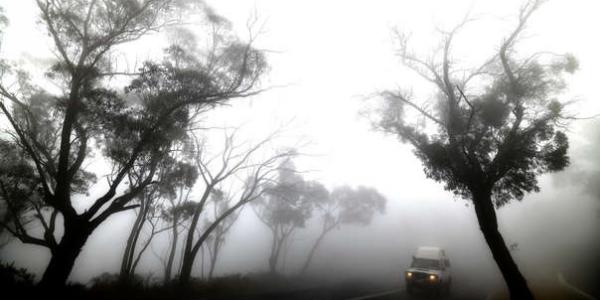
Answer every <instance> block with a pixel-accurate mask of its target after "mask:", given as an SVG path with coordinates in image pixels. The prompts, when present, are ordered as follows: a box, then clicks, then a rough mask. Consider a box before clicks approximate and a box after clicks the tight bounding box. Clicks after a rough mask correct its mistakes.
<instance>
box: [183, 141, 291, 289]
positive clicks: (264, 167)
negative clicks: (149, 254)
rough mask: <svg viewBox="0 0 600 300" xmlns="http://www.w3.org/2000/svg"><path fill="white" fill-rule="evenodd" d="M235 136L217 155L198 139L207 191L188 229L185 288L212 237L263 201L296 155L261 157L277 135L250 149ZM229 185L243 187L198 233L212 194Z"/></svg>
mask: <svg viewBox="0 0 600 300" xmlns="http://www.w3.org/2000/svg"><path fill="white" fill-rule="evenodd" d="M235 133H236V131H234V132H233V133H231V134H226V137H225V143H224V146H223V149H222V150H221V151H220V153H217V154H216V155H214V154H211V153H210V151H207V149H206V148H205V147H204V143H202V142H201V141H200V140H199V139H196V143H195V145H196V152H195V157H194V162H195V163H196V167H197V168H198V172H199V173H200V178H201V179H202V181H203V183H204V187H203V189H204V190H203V192H202V194H201V195H200V197H199V199H198V201H197V202H196V203H195V204H194V208H193V214H192V217H191V221H190V225H189V228H188V229H187V230H188V231H187V236H186V240H185V245H184V249H183V257H182V267H181V271H180V274H179V281H180V283H181V284H182V285H186V284H187V283H188V282H189V280H190V278H191V274H192V268H193V265H194V260H195V259H196V256H197V255H198V251H200V250H201V249H202V247H203V246H204V245H205V242H206V241H207V239H208V238H209V237H210V235H211V234H212V233H213V232H214V231H215V230H216V229H217V228H218V227H219V226H220V225H221V224H222V223H223V222H224V220H226V219H227V218H228V217H229V216H230V215H232V214H233V213H235V212H236V211H237V210H238V209H240V208H241V207H243V206H244V205H245V204H247V203H250V202H252V201H254V200H256V199H257V198H260V197H261V196H262V194H263V193H264V186H265V184H266V183H267V182H269V181H271V180H272V178H273V174H274V172H275V170H277V166H278V165H279V163H280V161H282V160H285V159H286V158H288V157H290V156H293V155H295V152H294V151H291V150H284V151H277V152H275V153H273V154H269V155H267V156H265V155H264V154H261V152H264V151H266V149H265V148H266V147H267V146H268V144H269V143H270V142H271V141H272V140H273V138H274V137H275V136H276V134H272V135H270V136H268V137H266V138H265V139H263V140H261V141H259V142H257V143H256V144H254V145H251V146H248V143H239V142H236V141H235ZM261 157H262V158H261ZM240 178H242V179H243V182H238V183H237V184H238V185H236V184H234V183H235V182H236V181H238V180H239V179H240ZM226 183H227V184H228V185H232V186H238V187H239V188H238V192H237V193H236V195H235V197H232V200H233V201H232V202H231V203H230V204H229V205H228V208H227V209H226V210H224V211H223V212H221V213H220V214H219V216H218V217H217V218H215V219H214V220H211V221H212V222H211V223H210V225H208V226H206V227H204V228H202V231H201V233H197V230H198V229H199V225H201V224H200V220H201V216H202V213H203V212H204V211H205V209H206V207H207V203H208V201H209V199H210V196H211V194H214V193H215V191H217V190H219V186H221V185H223V184H226ZM197 235H198V236H197Z"/></svg>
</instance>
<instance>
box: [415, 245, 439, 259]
mask: <svg viewBox="0 0 600 300" xmlns="http://www.w3.org/2000/svg"><path fill="white" fill-rule="evenodd" d="M442 253H443V250H442V249H441V248H439V247H419V248H417V253H416V254H415V257H418V258H428V259H440V258H441V257H442V256H443V255H442Z"/></svg>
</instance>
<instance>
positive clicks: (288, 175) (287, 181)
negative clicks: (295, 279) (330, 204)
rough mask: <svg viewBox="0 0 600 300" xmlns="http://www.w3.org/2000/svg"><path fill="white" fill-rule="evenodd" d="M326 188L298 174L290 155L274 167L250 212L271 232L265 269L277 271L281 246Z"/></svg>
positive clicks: (286, 241) (325, 193) (320, 200)
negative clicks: (271, 178) (271, 179)
mask: <svg viewBox="0 0 600 300" xmlns="http://www.w3.org/2000/svg"><path fill="white" fill-rule="evenodd" d="M327 197H329V192H328V191H327V189H326V188H325V187H324V186H323V185H322V184H320V183H318V182H314V181H310V182H307V181H305V180H304V178H302V176H301V175H300V174H298V172H297V170H296V167H295V166H294V163H293V162H292V160H291V159H288V160H286V161H284V162H283V163H282V164H281V165H280V166H279V168H278V176H277V179H276V180H275V182H273V183H271V184H269V185H268V186H267V187H266V192H265V194H264V196H263V197H261V198H260V199H259V200H257V201H255V202H254V203H253V208H254V212H255V213H256V215H257V216H258V219H259V220H260V221H262V222H263V223H264V224H265V225H266V226H267V227H268V228H269V229H270V230H271V234H272V238H273V239H272V243H271V251H270V254H269V259H268V263H269V271H270V272H271V273H277V271H278V270H277V266H278V264H279V262H280V259H281V256H282V250H284V247H285V246H286V245H287V243H288V242H289V238H290V237H291V235H292V234H293V233H294V232H295V231H296V229H298V228H303V227H304V226H305V225H306V222H307V221H308V220H309V219H310V217H311V215H312V211H313V208H314V205H315V203H316V202H322V201H325V199H326V198H327Z"/></svg>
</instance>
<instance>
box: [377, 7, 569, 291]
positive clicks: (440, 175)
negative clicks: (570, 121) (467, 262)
mask: <svg viewBox="0 0 600 300" xmlns="http://www.w3.org/2000/svg"><path fill="white" fill-rule="evenodd" d="M542 2H543V1H540V0H531V1H528V2H527V3H525V5H524V6H522V7H521V10H520V12H519V17H518V22H517V25H516V28H515V29H514V30H512V32H510V33H509V35H508V36H507V37H505V38H504V39H503V40H502V42H501V44H500V46H499V47H498V50H497V53H495V55H493V56H492V57H491V58H490V59H489V60H487V61H486V62H485V63H484V64H483V65H481V66H480V67H478V68H475V69H473V70H470V71H466V72H465V71H464V69H461V68H459V67H457V63H456V60H454V59H452V46H453V39H454V38H455V35H456V34H457V32H458V30H459V29H460V28H461V27H462V26H464V25H465V23H467V21H465V22H463V24H461V25H459V26H457V27H456V28H454V30H452V31H450V32H446V33H443V41H442V46H441V47H442V48H441V49H440V51H438V52H436V54H437V56H436V55H433V56H432V57H431V58H429V59H423V58H421V57H419V56H417V55H415V54H414V53H413V52H411V51H410V49H409V48H408V47H407V41H408V40H407V38H406V35H399V36H398V38H399V44H400V47H399V51H398V55H399V57H400V58H401V59H402V62H403V63H404V65H405V66H407V67H408V68H410V69H412V70H413V71H415V72H416V73H417V74H418V75H420V76H421V77H422V78H424V79H425V80H426V81H428V82H429V83H431V84H432V86H433V88H434V89H435V100H436V104H435V106H433V109H430V108H428V107H427V106H425V105H420V104H419V103H418V101H416V100H415V99H414V97H413V96H412V95H411V93H410V92H407V91H401V90H393V91H391V90H390V91H385V92H383V93H382V97H381V99H383V103H384V105H383V106H382V107H381V108H382V109H381V110H380V111H379V114H378V116H379V118H378V120H377V125H378V126H379V128H380V129H382V130H384V131H385V132H388V133H392V134H394V135H397V136H398V137H399V138H400V139H401V140H402V141H403V142H407V143H409V144H411V145H412V146H414V152H415V155H416V156H417V157H418V158H419V159H420V160H421V161H422V163H423V167H424V171H425V174H426V176H427V177H428V178H431V179H434V180H436V181H439V182H443V183H444V184H445V188H446V189H447V190H450V191H452V192H454V193H455V194H456V195H458V196H460V197H463V198H465V199H470V200H471V201H472V203H473V206H474V209H475V213H476V216H477V220H478V222H479V227H480V229H481V232H482V233H483V236H484V238H485V240H486V242H487V244H488V246H489V248H490V250H491V252H492V255H493V257H494V260H495V261H496V263H497V265H498V267H499V269H500V271H501V273H502V275H503V277H504V280H505V282H506V284H507V286H508V289H509V291H510V295H511V298H512V299H532V298H533V296H532V294H531V292H530V290H529V287H528V286H527V283H526V280H525V278H524V277H523V276H522V274H521V272H520V271H519V268H518V267H517V264H516V263H515V261H514V260H513V258H512V256H511V253H510V252H509V249H508V248H507V247H506V244H505V242H504V239H503V238H502V235H501V234H500V232H499V231H498V221H497V217H496V211H495V208H498V207H500V206H502V205H504V204H507V203H509V202H510V201H511V200H513V199H517V200H521V199H522V198H523V196H524V195H525V193H527V192H532V191H539V187H538V181H537V177H538V176H539V175H540V174H542V173H546V172H555V171H560V170H562V169H564V168H565V167H566V166H567V165H568V163H569V159H568V156H567V149H568V146H569V144H568V140H567V136H566V135H565V133H563V132H562V131H561V130H560V129H561V127H562V126H563V125H564V122H561V120H564V118H565V117H566V116H565V115H566V113H565V110H564V108H565V105H566V104H567V103H568V102H565V101H561V100H559V97H560V96H561V95H562V93H561V92H563V90H564V89H565V86H566V84H565V81H564V79H563V75H564V73H565V72H567V73H572V72H574V71H575V69H576V68H577V61H576V60H575V59H574V58H573V57H572V56H571V55H558V54H554V53H550V52H536V53H532V54H530V55H524V56H522V57H521V56H520V55H519V54H521V53H519V52H517V49H516V48H515V46H516V44H517V41H518V39H519V36H520V35H521V34H522V33H523V31H524V30H525V27H526V24H527V22H528V20H529V19H530V17H531V15H532V14H533V13H534V12H535V11H536V10H537V9H538V8H539V7H540V5H541V3H542ZM409 110H412V111H409ZM411 113H412V117H415V118H411ZM411 120H412V121H411ZM423 120H425V122H423ZM413 121H414V122H413ZM429 125H433V126H429Z"/></svg>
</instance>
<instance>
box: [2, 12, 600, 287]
mask: <svg viewBox="0 0 600 300" xmlns="http://www.w3.org/2000/svg"><path fill="white" fill-rule="evenodd" d="M207 3H208V5H209V6H210V7H211V8H212V9H213V10H214V12H215V13H217V14H219V15H221V16H222V17H224V18H226V19H228V20H229V21H230V22H231V24H232V26H233V28H234V31H235V32H237V33H238V34H239V35H240V36H244V34H246V32H245V30H246V28H245V27H244V25H245V24H246V21H247V20H248V18H249V17H250V16H253V15H256V16H257V17H258V19H259V20H261V22H264V25H262V26H263V28H264V30H263V32H262V33H261V35H259V37H258V38H257V42H256V43H257V44H256V47H257V48H258V49H261V50H265V51H266V53H267V60H268V63H269V66H270V71H269V72H268V74H267V76H266V79H265V80H264V82H262V85H264V86H265V87H272V88H270V89H268V90H266V91H265V92H262V93H259V94H258V95H255V96H252V97H250V98H249V99H242V100H240V101H236V102H234V103H232V104H231V105H227V106H225V107H219V108H217V109H215V110H214V112H211V115H210V116H208V117H207V118H206V119H205V120H203V125H204V124H205V125H206V127H219V128H220V127H240V128H242V129H241V130H240V133H239V135H240V136H242V138H243V139H246V140H249V141H257V140H259V139H261V138H263V137H265V136H267V135H268V134H270V133H271V132H272V131H273V130H274V129H276V128H284V129H283V130H282V132H283V133H282V134H281V137H280V138H279V139H278V140H277V141H275V142H274V145H273V146H272V148H273V149H275V148H277V147H279V146H290V145H294V146H298V145H301V147H302V148H301V149H300V152H301V155H300V156H299V157H297V158H295V159H294V163H295V165H296V167H297V168H298V170H300V171H301V174H302V176H303V178H304V179H305V180H307V181H308V180H312V181H318V182H320V183H322V184H323V185H324V186H325V187H326V188H327V189H328V190H329V191H332V190H334V189H335V188H336V187H339V186H343V185H349V186H352V187H358V186H367V187H373V188H375V189H376V190H377V191H378V192H379V193H381V194H382V195H383V196H384V197H385V198H386V199H387V202H386V205H385V211H384V212H383V213H381V214H380V213H376V214H374V216H373V218H372V220H371V222H370V223H369V224H368V225H358V224H343V225H341V226H339V228H335V229H333V230H332V231H331V232H330V233H328V234H327V236H326V237H325V238H324V240H323V241H322V243H321V244H320V246H319V248H318V250H317V251H316V253H315V256H314V258H313V260H312V264H311V265H310V267H309V268H308V270H307V276H308V277H309V278H313V279H315V281H317V282H319V284H338V283H343V282H352V281H360V282H368V283H369V284H372V285H374V286H375V287H374V288H373V289H374V290H378V289H381V290H385V289H393V288H399V287H400V288H401V287H404V284H405V283H404V282H405V281H404V272H405V270H406V269H407V268H408V267H409V265H410V263H411V259H412V256H413V255H414V253H415V251H416V249H417V248H418V247H419V246H437V247H441V248H443V249H445V251H446V253H447V255H448V256H449V258H450V261H451V264H452V272H453V278H454V279H453V280H454V282H453V284H454V285H455V286H454V288H457V287H458V286H460V288H457V289H461V290H463V291H466V292H465V294H468V293H473V295H476V296H480V297H485V296H486V295H488V294H489V293H491V292H493V291H498V290H503V289H505V284H504V281H503V278H502V275H501V273H500V271H499V269H498V267H497V265H496V263H495V262H494V259H493V257H492V254H491V252H490V250H489V248H488V246H487V244H486V242H485V239H484V238H483V235H482V232H481V231H480V228H479V224H478V222H477V216H476V214H475V211H474V209H473V204H472V202H471V201H470V200H465V199H462V198H460V197H458V196H455V195H453V194H452V192H449V191H446V190H444V185H443V184H441V183H437V182H435V181H433V180H431V179H428V178H426V176H425V174H424V172H423V166H422V164H421V161H420V160H418V158H416V157H415V155H414V154H413V148H412V147H411V146H410V145H408V144H405V143H402V142H400V141H399V139H398V138H397V137H394V136H392V135H389V134H384V133H382V132H379V131H377V130H374V129H373V126H372V123H371V120H369V118H368V117H365V114H364V112H365V110H367V109H368V108H369V105H371V103H372V101H373V99H374V98H376V96H375V95H376V93H377V92H379V91H381V90H384V89H388V88H394V87H396V86H399V85H406V86H409V87H411V88H412V89H413V92H414V93H415V94H416V95H425V96H427V97H431V88H430V86H429V85H428V84H427V83H423V81H422V80H421V79H419V77H418V76H416V75H414V74H412V73H411V72H409V71H408V70H406V69H403V68H402V67H401V64H400V62H399V59H398V58H397V57H396V55H395V53H394V49H395V47H396V45H395V43H394V39H393V35H392V29H393V28H402V29H403V30H406V31H409V32H411V33H412V36H413V37H414V41H413V44H414V45H415V47H417V48H418V50H419V51H423V52H425V53H427V51H429V50H428V49H431V48H432V47H434V46H436V45H437V43H438V42H439V31H438V30H437V29H440V28H449V27H452V26H453V25H454V24H456V23H457V22H459V21H460V20H461V19H462V18H463V17H464V15H465V13H466V12H468V11H470V13H471V14H472V15H474V16H476V17H477V19H480V20H477V21H476V22H479V23H474V24H472V25H469V26H467V27H465V30H464V32H462V33H461V34H460V35H459V36H458V38H457V41H456V45H457V46H456V49H455V56H456V57H458V58H460V59H459V63H461V64H463V63H465V64H467V63H474V64H477V63H479V62H481V61H483V60H484V59H485V58H486V57H488V56H489V54H491V53H493V52H494V51H497V48H498V42H500V41H501V40H500V36H502V35H500V34H496V33H498V32H500V33H502V34H505V33H507V32H509V30H510V28H512V27H511V26H513V25H514V23H511V22H512V20H513V19H511V17H512V16H514V15H515V14H516V12H517V11H518V8H519V7H520V5H521V3H522V1H501V2H500V1H491V0H489V1H486V0H481V1H467V0H464V1H462V0H461V1H452V3H450V1H441V0H440V1H419V2H418V3H417V2H415V1H377V2H375V1H371V2H367V1H327V2H325V1H321V2H318V1H275V0H261V1H258V0H257V1H241V0H237V1H236V0H226V1H207ZM0 5H1V6H2V7H4V10H5V14H6V16H7V17H8V19H9V20H10V24H9V25H8V26H7V28H6V30H5V33H4V36H3V38H2V39H3V43H2V48H1V54H2V56H3V57H8V58H10V59H13V60H16V61H20V62H21V63H22V64H23V65H28V66H30V67H31V68H45V67H47V66H48V65H49V60H50V59H51V58H52V57H53V56H52V53H51V52H49V50H47V49H41V48H43V47H40V46H39V45H40V43H39V41H40V40H43V41H45V42H44V43H45V44H43V45H46V46H48V47H49V45H50V42H48V39H47V38H45V37H44V32H43V29H42V26H39V25H36V23H35V22H36V21H35V20H36V16H37V14H38V13H37V10H36V7H35V3H34V2H33V1H31V3H30V1H2V2H1V3H0ZM598 9H600V4H598V3H596V2H593V1H582V0H581V1H566V0H555V1H549V2H548V3H547V4H545V5H544V6H543V8H541V9H540V11H539V12H536V15H535V17H534V18H533V19H532V21H531V25H530V26H529V27H528V28H527V31H526V33H527V34H526V38H524V39H523V41H522V42H521V43H522V46H521V44H520V46H521V48H522V49H525V50H524V52H527V53H530V52H532V51H535V50H543V51H551V52H561V53H562V52H569V53H572V54H573V55H574V56H575V57H576V58H577V59H578V61H579V66H580V70H579V71H578V72H577V73H575V74H574V75H573V76H571V77H569V79H568V80H567V84H568V91H567V94H568V96H569V98H572V99H576V100H577V101H576V102H575V103H574V104H573V105H572V106H571V108H570V110H571V111H573V112H574V113H575V114H576V115H577V116H578V117H581V119H577V120H571V121H570V122H569V130H568V131H567V134H568V137H569V141H570V148H569V156H570V165H569V166H568V167H567V168H566V169H565V170H563V171H560V172H557V173H548V174H544V175H542V176H540V177H539V186H540V189H541V190H540V192H537V193H528V194H526V195H525V197H524V198H523V199H522V200H520V201H517V200H514V201H512V202H510V203H509V204H507V205H504V206H502V207H500V208H498V209H497V217H498V223H499V231H500V232H501V233H502V235H503V237H504V240H505V242H506V244H507V245H510V249H511V254H512V255H513V257H514V259H515V261H516V262H517V264H518V266H519V268H520V269H521V271H522V272H523V274H524V276H525V277H526V278H527V280H528V282H534V283H538V282H541V283H546V282H548V283H551V284H554V283H555V282H556V281H557V277H558V276H559V274H562V275H563V276H564V278H566V280H567V281H568V282H569V283H570V284H573V285H574V286H577V287H578V288H580V289H581V290H583V291H585V292H586V293H588V294H591V295H593V296H595V297H599V296H600V290H599V289H598V287H597V282H598V281H599V280H600V234H599V231H598V228H600V155H598V153H600V122H599V121H598V120H597V119H593V118H592V119H588V118H587V117H591V116H594V115H596V114H599V113H600V105H599V104H598V103H599V102H598V98H599V97H600V92H599V90H598V88H597V77H598V76H597V74H596V72H597V69H598V68H597V67H598V66H600V56H599V55H598V53H600V43H599V42H598V41H597V38H596V36H597V32H596V31H597V30H595V29H594V28H600V20H598V19H597V16H596V13H597V11H598ZM164 40H165V38H164V37H162V36H153V37H151V38H150V40H145V41H141V42H140V43H141V44H140V45H141V46H138V47H135V46H134V47H132V49H125V50H123V53H126V54H123V55H130V56H129V58H130V59H129V60H130V61H136V62H137V61H138V60H143V59H145V58H147V57H156V55H157V54H156V53H160V51H161V49H162V47H161V48H160V49H156V47H148V45H152V44H154V43H156V44H160V45H162V44H165V41H164ZM475 41H476V42H475ZM158 55H160V54H158ZM463 58H464V59H463ZM116 84H117V85H119V83H116ZM0 124H2V126H4V124H6V123H5V121H4V119H3V120H2V123H0ZM206 135H207V136H208V139H209V140H210V141H211V142H213V141H214V144H213V145H215V147H218V145H220V144H219V143H221V142H220V139H222V136H223V131H222V130H219V129H216V130H213V131H211V132H210V133H207V134H206ZM211 142H209V143H211ZM88 163H89V166H91V167H92V168H93V169H94V170H96V171H97V172H103V171H106V172H109V170H108V167H106V165H104V163H103V161H102V160H101V159H100V158H97V157H96V158H93V159H91V160H90V161H89V162H88ZM105 188H106V183H105V182H104V181H102V180H99V181H98V183H97V184H96V185H95V186H93V187H92V188H91V192H90V195H91V198H94V196H95V197H98V196H99V195H101V193H103V189H105ZM201 193H202V186H201V185H197V186H195V187H194V188H193V189H192V195H193V196H192V198H194V197H196V198H195V199H197V198H199V197H200V194H201ZM87 198H90V197H86V196H81V197H80V198H78V199H79V200H77V201H78V202H77V205H80V207H81V208H82V209H83V208H85V207H86V201H87V200H85V199H87ZM135 216H136V214H135V213H134V211H127V212H121V213H118V214H116V215H113V216H111V217H109V219H108V220H107V221H106V222H104V223H103V224H102V225H100V226H99V227H98V228H97V230H95V231H94V232H93V234H92V235H91V237H90V238H89V239H88V241H87V242H86V243H85V246H84V247H83V249H82V252H81V254H80V255H79V257H78V258H77V260H76V263H75V266H74V268H73V270H72V272H71V275H70V276H69V280H70V281H72V282H79V283H83V284H89V283H90V281H91V280H92V278H94V277H96V276H98V275H100V274H102V273H118V272H119V268H120V266H121V259H122V256H123V251H125V246H126V241H127V238H128V236H129V233H130V230H131V227H132V226H133V225H134V222H135ZM320 228H321V219H319V217H318V216H317V215H316V214H315V216H313V217H312V218H310V219H309V220H308V222H307V223H306V224H305V226H304V227H299V228H297V229H296V230H295V231H294V232H293V234H292V235H291V237H290V238H289V240H288V242H287V244H284V248H283V250H282V251H283V253H282V255H281V257H280V259H281V260H280V263H279V267H278V268H279V273H281V274H283V275H285V276H295V275H297V273H298V272H299V270H300V269H301V268H302V265H303V263H304V262H305V260H306V257H307V255H308V253H309V251H310V249H311V247H312V245H313V244H314V242H315V240H316V239H317V238H318V236H319V232H320ZM60 230H62V229H60ZM143 232H146V231H143ZM146 233H147V232H146ZM271 242H272V235H271V232H270V230H269V228H268V227H266V226H265V225H264V224H263V223H262V222H261V221H260V220H259V218H258V217H257V215H256V212H255V210H254V209H253V208H252V204H246V205H245V206H244V207H243V208H242V212H241V215H240V216H239V218H238V220H237V221H236V222H235V223H234V224H233V226H232V227H231V230H230V232H229V233H228V234H227V235H226V238H225V240H224V245H223V248H222V250H221V252H220V253H219V257H218V261H217V263H216V267H215V274H214V276H216V277H223V276H229V275H234V274H242V275H247V274H259V273H266V272H268V259H269V252H270V248H271ZM168 245H169V236H168V234H166V233H161V234H159V235H157V237H156V238H155V239H154V240H153V242H152V243H151V244H150V247H149V249H148V250H147V251H146V252H145V253H144V255H143V256H142V258H141V261H140V265H139V267H138V269H137V270H136V273H138V274H140V275H142V276H149V277H150V278H154V279H153V280H155V281H156V282H159V281H160V280H161V278H162V276H163V270H164V267H163V263H162V262H161V259H159V257H164V256H165V255H166V253H167V250H168ZM203 255H206V256H205V258H204V259H203ZM50 257H51V255H50V251H48V250H47V249H46V248H43V247H38V246H35V245H27V244H23V243H21V242H19V241H18V240H13V241H12V242H11V243H9V244H8V245H6V246H3V247H2V248H1V249H0V258H1V260H2V261H3V262H14V263H15V265H16V266H19V267H24V268H26V269H27V270H28V271H30V272H32V273H34V274H36V278H37V279H39V278H41V276H42V274H43V272H44V270H45V269H46V266H47V264H48V261H49V259H50ZM179 259H180V258H177V259H176V263H178V261H179ZM203 260H205V261H204V263H208V262H207V261H208V254H207V253H204V252H202V254H200V255H199V256H198V258H197V259H196V261H195V264H194V268H193V272H192V275H193V276H195V277H201V276H203V275H204V274H205V273H206V272H207V270H208V269H207V268H208V266H207V265H206V266H204V269H203V270H202V268H203V265H202V263H203V262H202V261H203ZM459 295H460V294H459Z"/></svg>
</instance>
